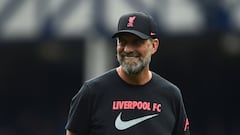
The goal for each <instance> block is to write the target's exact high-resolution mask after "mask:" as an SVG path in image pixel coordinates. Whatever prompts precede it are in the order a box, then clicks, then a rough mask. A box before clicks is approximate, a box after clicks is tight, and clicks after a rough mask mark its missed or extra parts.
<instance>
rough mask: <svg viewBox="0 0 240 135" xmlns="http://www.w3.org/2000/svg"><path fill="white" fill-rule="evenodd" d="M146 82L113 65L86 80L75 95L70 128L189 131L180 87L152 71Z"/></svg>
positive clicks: (107, 133)
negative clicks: (129, 78) (133, 80)
mask: <svg viewBox="0 0 240 135" xmlns="http://www.w3.org/2000/svg"><path fill="white" fill-rule="evenodd" d="M152 74H153V76H152V79H151V80H150V81H149V82H148V83H146V84H145V85H130V84H128V83H126V82H124V81H123V80H122V79H121V78H120V77H119V76H118V74H117V72H116V70H115V69H113V70H111V71H109V72H107V73H105V74H103V75H101V76H98V77H96V78H94V79H91V80H88V81H86V82H85V83H84V84H83V86H82V87H81V89H80V90H79V92H78V93H77V94H76V95H75V96H74V97H73V98H72V102H71V107H70V111H69V116H68V121H67V124H66V129H68V130H70V131H72V132H74V133H76V134H77V135H147V134H149V135H189V134H190V133H189V123H188V119H187V115H186V112H185V108H184V104H183V100H182V96H181V93H180V90H179V89H178V88H177V87H176V86H175V85H173V84H172V83H170V82H169V81H167V80H165V79H163V78H162V77H160V76H159V75H157V74H156V73H154V72H152Z"/></svg>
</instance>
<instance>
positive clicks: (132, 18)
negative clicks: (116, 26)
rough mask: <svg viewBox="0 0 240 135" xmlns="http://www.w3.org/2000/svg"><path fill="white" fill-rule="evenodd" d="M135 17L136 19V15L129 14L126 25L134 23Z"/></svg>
mask: <svg viewBox="0 0 240 135" xmlns="http://www.w3.org/2000/svg"><path fill="white" fill-rule="evenodd" d="M135 19H136V16H130V17H129V18H128V24H127V27H133V23H134V21H135Z"/></svg>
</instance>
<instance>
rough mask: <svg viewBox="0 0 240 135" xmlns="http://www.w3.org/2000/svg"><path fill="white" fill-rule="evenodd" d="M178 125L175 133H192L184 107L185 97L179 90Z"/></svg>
mask: <svg viewBox="0 0 240 135" xmlns="http://www.w3.org/2000/svg"><path fill="white" fill-rule="evenodd" d="M176 112H177V113H176V118H177V121H176V125H175V128H174V132H173V135H190V130H189V120H188V117H187V113H186V110H185V107H184V103H183V98H182V95H181V92H180V90H179V93H178V96H177V103H176Z"/></svg>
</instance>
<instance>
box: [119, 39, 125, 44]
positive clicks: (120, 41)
mask: <svg viewBox="0 0 240 135" xmlns="http://www.w3.org/2000/svg"><path fill="white" fill-rule="evenodd" d="M119 44H121V45H126V44H127V41H126V40H119Z"/></svg>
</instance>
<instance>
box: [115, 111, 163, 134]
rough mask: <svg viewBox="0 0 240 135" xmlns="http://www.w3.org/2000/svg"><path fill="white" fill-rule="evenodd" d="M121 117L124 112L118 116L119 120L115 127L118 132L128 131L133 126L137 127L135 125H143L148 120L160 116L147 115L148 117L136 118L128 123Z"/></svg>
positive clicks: (116, 121)
mask: <svg viewBox="0 0 240 135" xmlns="http://www.w3.org/2000/svg"><path fill="white" fill-rule="evenodd" d="M121 115H122V112H120V113H119V115H118V116H117V118H116V120H115V127H116V128H117V129H118V130H125V129H128V128H130V127H132V126H135V125H137V124H139V123H141V122H143V121H145V120H148V119H150V118H153V117H156V116H158V114H152V115H146V116H143V117H139V118H135V119H132V120H128V121H123V120H122V119H121Z"/></svg>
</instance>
